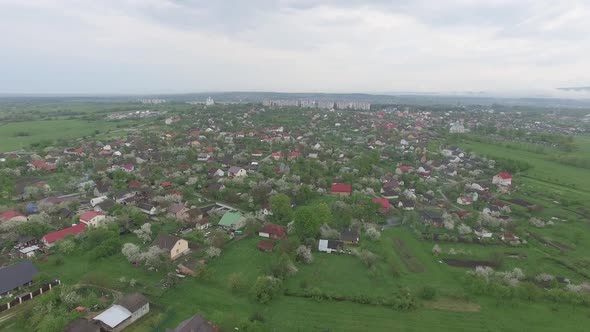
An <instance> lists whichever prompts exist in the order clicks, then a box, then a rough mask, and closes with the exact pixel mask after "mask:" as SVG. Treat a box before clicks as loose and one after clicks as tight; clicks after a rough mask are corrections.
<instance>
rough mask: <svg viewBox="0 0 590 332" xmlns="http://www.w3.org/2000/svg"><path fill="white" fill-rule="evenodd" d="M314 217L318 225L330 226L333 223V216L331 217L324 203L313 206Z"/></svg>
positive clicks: (330, 212)
mask: <svg viewBox="0 0 590 332" xmlns="http://www.w3.org/2000/svg"><path fill="white" fill-rule="evenodd" d="M314 210H315V215H316V218H317V219H318V220H319V221H320V223H325V224H328V225H329V224H331V223H332V222H333V221H334V216H332V210H330V207H329V206H328V204H326V203H323V202H322V203H319V204H316V205H314Z"/></svg>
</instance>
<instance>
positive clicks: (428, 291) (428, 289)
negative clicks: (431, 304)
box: [419, 286, 436, 300]
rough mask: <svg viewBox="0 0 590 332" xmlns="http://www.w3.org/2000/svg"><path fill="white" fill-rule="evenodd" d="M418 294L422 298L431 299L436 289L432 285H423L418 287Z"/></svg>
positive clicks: (434, 295)
mask: <svg viewBox="0 0 590 332" xmlns="http://www.w3.org/2000/svg"><path fill="white" fill-rule="evenodd" d="M419 295H420V298H421V299H423V300H432V299H434V298H435V297H436V289H435V288H434V287H432V286H424V287H422V289H420V293H419Z"/></svg>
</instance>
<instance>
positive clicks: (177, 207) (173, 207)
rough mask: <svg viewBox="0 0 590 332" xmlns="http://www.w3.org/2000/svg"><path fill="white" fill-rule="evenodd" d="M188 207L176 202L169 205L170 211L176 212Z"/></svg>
mask: <svg viewBox="0 0 590 332" xmlns="http://www.w3.org/2000/svg"><path fill="white" fill-rule="evenodd" d="M186 208H187V207H186V206H184V204H180V203H176V204H172V205H170V206H169V207H168V212H170V213H174V214H176V213H178V212H180V211H182V210H184V209H186Z"/></svg>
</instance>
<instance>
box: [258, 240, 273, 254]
mask: <svg viewBox="0 0 590 332" xmlns="http://www.w3.org/2000/svg"><path fill="white" fill-rule="evenodd" d="M274 246H275V244H274V242H273V241H272V240H260V241H259V242H258V244H257V245H256V247H257V248H258V249H260V250H262V251H267V252H271V251H272V248H274Z"/></svg>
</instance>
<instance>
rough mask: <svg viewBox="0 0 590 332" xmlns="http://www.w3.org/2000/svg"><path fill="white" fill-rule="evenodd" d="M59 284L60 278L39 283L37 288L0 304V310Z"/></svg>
mask: <svg viewBox="0 0 590 332" xmlns="http://www.w3.org/2000/svg"><path fill="white" fill-rule="evenodd" d="M60 284H61V281H60V280H54V281H52V282H49V283H46V284H43V285H41V287H40V288H39V289H36V290H34V291H31V292H28V293H24V294H21V295H18V296H16V297H15V298H14V299H13V300H12V301H10V302H8V303H4V304H2V305H0V312H4V311H6V310H8V309H10V308H13V307H16V306H17V305H19V304H21V303H24V302H26V301H28V300H30V299H32V298H34V297H36V296H39V295H43V293H46V292H48V291H50V290H51V289H52V288H53V287H54V286H58V285H60Z"/></svg>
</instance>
